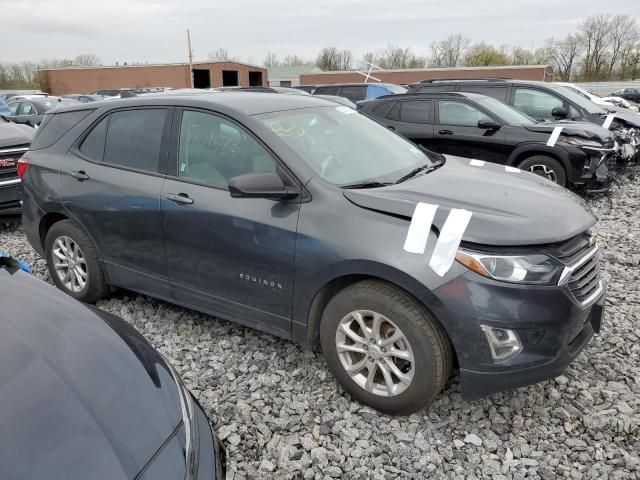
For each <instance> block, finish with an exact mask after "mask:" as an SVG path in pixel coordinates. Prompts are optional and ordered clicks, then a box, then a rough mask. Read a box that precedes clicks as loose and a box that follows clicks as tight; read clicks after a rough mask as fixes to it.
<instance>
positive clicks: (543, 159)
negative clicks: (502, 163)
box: [518, 155, 567, 187]
mask: <svg viewBox="0 0 640 480" xmlns="http://www.w3.org/2000/svg"><path fill="white" fill-rule="evenodd" d="M518 168H520V170H525V171H527V172H530V173H533V174H536V175H539V176H541V177H543V178H546V179H547V180H550V181H552V182H554V183H557V184H558V185H560V186H561V187H564V186H565V185H566V184H567V173H566V172H565V171H564V167H563V166H562V164H561V163H560V162H559V161H558V160H556V159H555V158H552V157H548V156H546V155H534V156H533V157H529V158H527V159H525V160H524V161H523V162H522V163H520V165H518Z"/></svg>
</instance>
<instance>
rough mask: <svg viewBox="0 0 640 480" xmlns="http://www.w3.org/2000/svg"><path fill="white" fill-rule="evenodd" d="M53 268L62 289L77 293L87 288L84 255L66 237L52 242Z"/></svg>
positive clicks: (76, 245)
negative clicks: (62, 286)
mask: <svg viewBox="0 0 640 480" xmlns="http://www.w3.org/2000/svg"><path fill="white" fill-rule="evenodd" d="M52 254H53V268H54V269H55V272H56V275H58V279H60V282H62V284H63V285H64V287H65V288H66V289H67V290H69V291H71V292H73V293H79V292H81V291H83V290H84V289H85V288H86V286H87V278H88V273H87V264H86V261H85V258H84V254H83V253H82V250H80V247H79V246H78V244H77V243H76V242H74V241H73V240H72V239H71V238H69V237H67V236H62V237H58V238H56V240H55V241H54V242H53V249H52Z"/></svg>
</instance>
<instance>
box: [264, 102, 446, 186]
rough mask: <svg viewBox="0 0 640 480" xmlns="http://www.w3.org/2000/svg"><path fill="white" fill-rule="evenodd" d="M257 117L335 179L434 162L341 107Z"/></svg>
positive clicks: (355, 179)
mask: <svg viewBox="0 0 640 480" xmlns="http://www.w3.org/2000/svg"><path fill="white" fill-rule="evenodd" d="M257 117H258V118H259V119H260V120H261V121H262V122H263V123H264V124H265V125H266V126H267V127H268V128H269V129H270V130H271V131H272V132H273V133H275V134H276V135H277V136H278V137H279V138H280V140H282V141H283V142H284V143H286V144H287V145H288V146H289V147H290V148H291V149H292V150H293V151H294V152H295V153H296V154H297V155H298V156H299V157H300V158H301V159H302V160H303V161H304V162H305V163H306V164H307V165H309V167H311V168H312V169H313V170H314V171H315V172H316V173H317V174H318V175H319V176H320V177H321V178H323V179H324V180H326V181H328V182H331V183H333V184H336V185H340V186H346V185H352V184H356V183H362V182H369V181H374V180H375V181H377V182H393V181H396V180H398V178H401V177H402V176H404V175H406V174H407V172H409V171H411V170H412V169H414V168H416V167H418V166H423V165H424V166H427V167H429V166H434V165H436V164H438V163H439V157H437V156H436V154H434V157H433V160H432V159H431V158H429V157H428V156H427V155H426V154H425V152H424V151H422V150H420V149H418V148H417V147H416V146H414V145H413V144H412V143H410V142H409V141H407V140H405V139H403V138H402V137H400V136H399V135H396V134H395V133H392V132H390V131H389V130H388V129H386V128H385V127H383V126H382V125H380V124H378V123H376V122H374V121H373V120H370V119H369V118H367V117H365V116H364V115H361V114H360V113H357V112H356V111H355V110H353V109H351V108H349V107H344V106H338V107H323V108H305V109H300V110H287V111H283V112H274V113H265V114H262V115H257Z"/></svg>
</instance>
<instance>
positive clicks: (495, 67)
mask: <svg viewBox="0 0 640 480" xmlns="http://www.w3.org/2000/svg"><path fill="white" fill-rule="evenodd" d="M540 68H551V65H489V66H487V67H445V68H400V69H394V70H374V71H372V72H371V75H376V74H380V73H401V72H459V71H480V70H534V69H540ZM345 73H356V74H357V73H361V72H359V71H358V70H335V71H322V72H314V73H303V74H302V75H325V74H330V75H344V74H345Z"/></svg>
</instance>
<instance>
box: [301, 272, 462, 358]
mask: <svg viewBox="0 0 640 480" xmlns="http://www.w3.org/2000/svg"><path fill="white" fill-rule="evenodd" d="M352 266H353V265H352ZM367 267H368V268H367ZM376 267H384V269H385V273H382V272H380V271H379V268H376ZM363 280H376V281H379V282H383V283H387V284H389V285H392V286H394V287H396V288H399V289H401V290H403V291H404V292H405V293H407V294H408V295H410V296H411V297H412V298H414V299H415V301H416V302H418V303H420V304H421V305H422V306H423V307H424V308H425V309H426V310H427V311H428V312H429V314H430V315H431V316H432V317H433V319H434V320H435V321H436V322H438V323H439V324H440V325H441V326H442V327H443V329H444V330H445V332H446V333H447V336H448V337H449V340H450V341H451V344H452V347H453V350H454V358H456V359H457V349H456V344H455V337H456V336H455V335H452V332H450V331H449V329H450V328H451V326H450V325H447V322H446V321H445V319H444V318H443V309H442V305H441V302H440V301H439V300H438V297H437V296H436V295H434V294H433V292H432V291H430V290H429V289H428V288H427V287H426V286H425V285H423V284H421V283H420V282H419V281H418V280H416V279H415V278H413V277H411V276H410V275H408V274H406V273H404V272H402V271H400V270H397V269H395V268H390V267H389V266H387V265H379V264H376V263H375V262H365V264H364V265H361V266H360V268H355V269H353V271H352V272H351V273H347V272H341V273H336V274H334V275H333V276H332V277H330V278H325V279H324V280H323V282H322V283H321V285H319V286H317V287H315V288H314V289H313V290H312V292H313V293H312V294H311V295H308V296H307V297H306V298H309V300H308V301H306V302H304V303H303V302H298V305H297V307H296V306H294V312H295V311H297V312H298V315H297V316H296V315H295V313H294V318H293V323H292V335H291V336H292V339H293V341H295V342H297V343H300V344H301V345H302V346H303V347H304V348H306V349H309V350H313V349H315V348H316V347H317V346H318V345H319V341H320V321H321V319H322V314H323V312H324V310H325V308H326V306H327V304H328V303H329V301H330V300H331V299H332V298H333V297H334V296H335V295H336V294H337V293H338V292H340V291H342V290H344V289H345V288H347V287H348V286H350V285H353V284H354V283H357V282H361V281H363Z"/></svg>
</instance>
